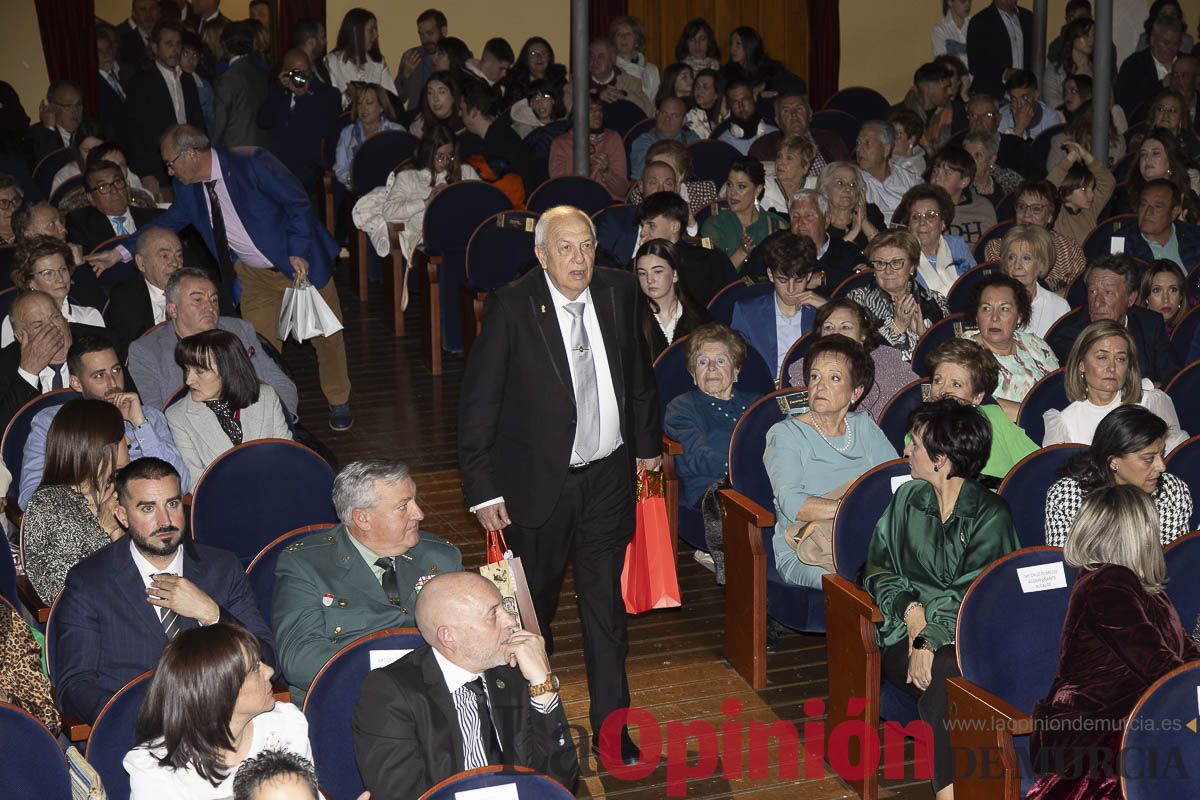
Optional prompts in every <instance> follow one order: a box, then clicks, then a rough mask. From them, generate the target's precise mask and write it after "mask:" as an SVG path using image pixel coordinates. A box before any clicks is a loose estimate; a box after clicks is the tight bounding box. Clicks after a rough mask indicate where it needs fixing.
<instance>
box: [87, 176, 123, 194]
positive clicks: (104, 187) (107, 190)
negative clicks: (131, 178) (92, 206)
mask: <svg viewBox="0 0 1200 800" xmlns="http://www.w3.org/2000/svg"><path fill="white" fill-rule="evenodd" d="M128 185H129V184H127V183H126V182H125V179H124V178H117V179H116V180H112V181H108V182H107V183H97V184H96V185H95V186H93V187H92V188H90V189H88V191H89V192H95V193H96V194H103V195H109V194H112V193H113V192H122V191H124V190H125V187H126V186H128Z"/></svg>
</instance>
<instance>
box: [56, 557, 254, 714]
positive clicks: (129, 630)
mask: <svg viewBox="0 0 1200 800" xmlns="http://www.w3.org/2000/svg"><path fill="white" fill-rule="evenodd" d="M184 541H185V542H187V543H186V544H185V545H183V547H184V551H183V577H185V578H187V579H188V580H190V581H191V582H192V583H194V584H196V586H197V587H199V588H200V589H201V590H203V591H204V592H205V593H206V594H207V595H208V596H209V597H211V598H212V599H213V601H214V602H215V603H216V604H217V605H219V606H220V607H221V622H228V623H234V624H237V625H242V626H243V627H245V628H247V629H249V630H250V632H251V633H253V634H254V635H255V636H257V637H258V640H259V642H260V643H261V644H262V648H263V661H265V662H267V663H268V664H274V663H275V640H274V638H273V637H272V636H271V628H270V626H268V625H267V624H266V623H265V622H264V621H263V618H262V614H261V613H260V612H259V610H258V603H257V602H256V601H255V599H254V592H253V591H252V590H251V589H250V583H249V581H247V580H246V573H245V571H244V569H243V567H242V564H241V562H239V561H238V559H237V557H236V556H234V555H233V554H232V553H229V552H227V551H225V550H220V549H217V548H215V547H206V546H204V545H202V544H195V543H193V542H190V541H188V540H187V539H185V540H184ZM55 608H56V611H55V614H54V620H55V631H54V633H55V635H54V643H53V645H52V646H53V647H54V655H55V658H54V661H53V664H52V666H53V668H54V674H53V676H52V680H53V683H54V686H55V688H56V689H57V691H58V698H57V699H58V707H59V708H60V709H62V711H63V713H65V714H69V715H71V716H73V717H79V718H80V719H83V720H86V721H87V722H92V721H94V720H95V719H96V715H97V714H99V713H100V709H101V708H103V707H104V704H105V703H106V702H108V700H109V698H111V697H112V696H113V695H114V694H116V692H117V690H119V689H120V688H121V687H122V686H124V685H125V684H126V683H128V682H129V681H130V680H132V679H133V678H136V677H137V676H138V675H140V674H142V673H143V672H145V671H146V670H148V669H151V668H152V667H153V666H154V664H155V662H156V661H157V660H158V655H159V653H161V652H162V649H163V647H164V646H165V645H166V643H167V637H166V634H165V633H164V632H163V628H162V623H161V622H159V619H158V614H157V611H156V609H155V607H154V606H152V605H150V604H149V603H148V602H147V601H146V588H145V584H144V583H143V582H142V576H141V575H140V574H139V573H138V570H137V565H136V564H134V561H133V556H132V555H131V554H130V552H129V539H128V538H127V537H122V538H120V539H118V540H117V541H115V542H113V543H112V544H110V545H108V546H106V547H104V548H103V549H101V550H97V551H96V552H95V553H92V554H91V555H90V556H88V557H87V558H85V559H83V560H82V561H80V562H79V563H78V564H76V565H75V566H74V567H72V568H71V571H70V572H68V573H67V584H66V586H65V587H64V588H63V591H62V594H61V595H59V600H58V603H57V605H56V606H55ZM179 623H180V626H181V627H182V629H183V630H187V629H190V628H195V627H197V626H198V625H199V623H197V622H196V620H194V619H190V618H187V617H182V616H181V617H180V618H179Z"/></svg>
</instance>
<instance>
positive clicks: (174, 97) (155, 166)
mask: <svg viewBox="0 0 1200 800" xmlns="http://www.w3.org/2000/svg"><path fill="white" fill-rule="evenodd" d="M181 31H182V29H181V28H180V25H179V22H178V20H173V19H168V18H163V19H160V20H159V21H158V23H157V24H156V25H155V26H154V33H153V34H152V35H151V37H150V51H151V52H152V53H153V54H154V64H153V65H152V66H150V67H148V68H147V69H145V70H143V71H142V72H141V73H140V74H139V75H137V76H136V77H134V79H133V80H132V81H130V84H129V92H128V97H129V99H128V101H126V113H127V114H128V115H129V121H128V122H129V127H128V130H129V141H128V142H126V143H125V144H126V147H125V149H126V152H127V155H128V156H129V166H130V168H131V169H132V170H133V171H134V173H135V174H137V175H139V176H142V177H145V176H152V177H154V178H155V179H156V180H158V182H159V183H162V184H164V185H165V184H166V182H167V180H166V179H167V171H166V167H164V166H163V163H162V158H161V155H160V153H159V147H158V142H159V139H160V138H161V137H162V135H163V134H164V133H166V132H167V131H168V130H170V129H171V128H173V127H175V125H177V124H180V123H184V122H186V123H187V124H189V125H194V126H196V127H198V128H201V129H203V128H204V127H205V125H204V115H203V112H202V111H201V108H200V95H199V92H198V91H197V89H196V81H195V79H194V78H193V76H192V75H190V74H188V73H186V72H183V71H182V70H181V69H180V66H179V58H180V51H181V49H182V32H181ZM168 81H170V83H171V84H172V85H173V87H174V88H169V87H168Z"/></svg>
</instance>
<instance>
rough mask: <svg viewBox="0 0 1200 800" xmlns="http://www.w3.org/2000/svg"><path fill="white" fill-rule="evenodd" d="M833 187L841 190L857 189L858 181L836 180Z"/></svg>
mask: <svg viewBox="0 0 1200 800" xmlns="http://www.w3.org/2000/svg"><path fill="white" fill-rule="evenodd" d="M833 185H834V186H836V187H837V188H839V189H851V190H853V189H857V188H858V181H844V180H842V179H841V178H834V179H833Z"/></svg>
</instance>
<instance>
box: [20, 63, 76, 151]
mask: <svg viewBox="0 0 1200 800" xmlns="http://www.w3.org/2000/svg"><path fill="white" fill-rule="evenodd" d="M82 122H83V88H82V87H81V86H80V85H79V84H77V83H75V82H74V81H68V80H62V79H60V80H56V81H51V82H50V88H49V89H47V90H46V99H45V100H43V101H42V102H41V104H40V105H39V107H38V121H37V122H35V123H33V124H32V125H30V126H29V133H28V134H27V137H28V139H29V145H30V147H31V148H32V149H33V163H35V164H36V163H37V162H39V161H41V160H42V159H43V158H45V157H46V156H47V155H49V154H50V153H53V152H54V151H55V150H61V149H62V148H64V147H71V145H72V144H74V143H75V140H76V138H78V137H80V136H81V135H83V134H81V132H80V130H79V128H80V125H81V123H82Z"/></svg>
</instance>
